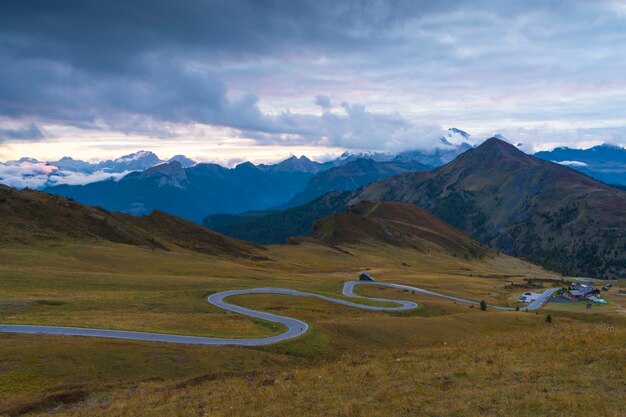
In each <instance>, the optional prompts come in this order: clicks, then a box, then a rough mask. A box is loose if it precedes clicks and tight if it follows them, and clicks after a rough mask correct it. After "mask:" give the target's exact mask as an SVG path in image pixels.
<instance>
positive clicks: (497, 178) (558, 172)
mask: <svg viewBox="0 0 626 417" xmlns="http://www.w3.org/2000/svg"><path fill="white" fill-rule="evenodd" d="M363 199H367V200H390V201H404V202H409V203H413V204H415V205H418V206H420V207H423V208H426V209H427V210H429V211H430V212H432V213H434V214H435V215H437V216H438V217H440V218H441V219H443V220H445V221H446V222H448V223H449V224H451V225H452V226H455V227H457V228H459V229H460V230H462V231H464V232H466V233H468V234H469V235H471V236H473V237H474V238H476V239H478V240H480V241H482V242H484V243H487V244H489V245H490V246H491V247H493V248H495V249H498V250H501V251H504V252H506V253H509V254H512V255H515V256H521V257H526V258H529V259H531V260H533V261H535V262H538V263H540V264H542V265H544V266H546V267H548V268H551V269H553V270H556V271H559V272H562V273H565V274H569V275H587V276H595V277H617V276H626V193H624V192H623V191H620V190H619V189H617V188H614V187H610V186H607V185H605V184H603V183H600V182H598V181H595V180H593V179H592V178H589V177H587V176H585V175H583V174H580V173H578V172H576V171H574V170H573V169H570V168H568V167H565V166H562V165H559V164H555V163H552V162H547V161H544V160H541V159H538V158H534V157H532V156H529V155H526V154H525V153H523V152H521V151H520V150H518V149H517V148H515V147H514V146H513V145H510V144H508V143H506V142H504V141H501V140H499V139H495V138H492V139H489V140H487V141H486V142H484V143H483V144H482V145H481V146H479V147H478V148H476V149H472V150H469V151H467V152H465V153H463V154H462V155H460V156H459V157H457V158H456V159H455V160H454V161H452V162H450V163H449V164H446V165H444V166H442V167H439V168H437V169H435V170H433V171H428V172H421V173H410V174H403V175H399V176H396V177H392V178H390V179H386V180H382V181H379V182H377V183H374V184H372V185H370V186H368V187H366V188H365V189H363V190H362V191H361V192H359V193H358V195H355V196H354V197H353V201H358V200H363Z"/></svg>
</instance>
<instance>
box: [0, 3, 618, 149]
mask: <svg viewBox="0 0 626 417" xmlns="http://www.w3.org/2000/svg"><path fill="white" fill-rule="evenodd" d="M4 3H6V4H3V6H2V9H1V11H0V117H4V118H11V119H15V120H17V121H21V123H22V125H25V124H26V123H27V122H24V120H28V121H30V120H36V121H38V123H39V121H41V122H42V123H40V125H42V126H44V127H46V125H45V124H43V123H60V124H65V125H72V126H78V127H82V128H92V129H95V128H97V129H103V130H113V131H120V132H140V133H144V134H146V135H148V136H156V137H160V136H167V135H170V134H171V133H170V132H169V131H168V128H167V126H165V125H166V123H162V122H168V123H172V124H178V125H185V124H190V123H203V124H209V125H217V126H226V127H231V128H234V129H236V130H239V131H240V132H243V133H242V135H245V136H246V137H249V138H255V139H257V141H259V142H260V143H298V144H303V143H308V144H327V145H332V146H344V147H357V148H364V147H369V146H372V145H376V146H378V147H386V148H399V147H401V146H405V147H410V146H412V145H415V143H416V142H415V141H416V140H417V139H415V136H416V135H423V136H425V137H430V136H431V132H435V131H438V130H440V129H439V128H438V127H436V126H432V123H433V120H437V121H438V122H439V121H441V120H442V119H445V121H446V122H449V121H452V122H453V123H456V121H457V120H461V121H463V122H470V123H471V122H474V124H478V123H485V122H486V121H492V120H495V119H497V120H503V121H511V123H512V122H517V123H518V125H519V124H520V123H526V122H528V121H533V122H537V123H538V122H541V123H543V122H545V123H552V124H553V125H556V124H559V123H560V124H563V121H564V120H567V119H568V118H569V119H570V120H571V119H574V118H577V120H579V121H580V122H585V123H594V124H595V126H601V125H602V126H614V124H615V123H616V122H615V121H616V120H617V121H619V120H623V119H624V116H625V115H624V111H623V107H622V103H623V96H624V94H623V93H624V89H625V88H626V87H625V86H624V84H623V81H622V80H623V75H622V74H623V73H624V72H625V71H626V60H625V59H624V58H623V57H624V56H626V51H625V50H624V49H625V48H624V44H625V41H626V36H625V31H624V30H623V27H624V17H625V16H626V7H624V5H623V3H620V2H618V1H610V0H606V1H598V2H584V1H575V0H574V1H539V0H530V1H525V2H502V1H496V0H493V1H489V0H478V1H410V0H407V1H401V0H397V1H393V0H390V1H384V0H369V1H368V0H355V1H339V2H338V1H330V0H309V1H288V0H285V1H278V0H256V1H252V0H250V1H235V0H232V1H228V0H223V1H200V0H186V1H176V2H174V1H171V0H136V1H95V0H80V1H79V0H75V1H70V0H58V1H45V0H41V1H34V0H21V1H14V2H4ZM320 92H324V93H327V94H329V96H325V95H318V94H319V93H320ZM331 96H332V97H333V98H337V99H338V100H341V99H348V98H349V99H350V102H351V104H346V105H345V106H343V107H342V108H339V107H337V106H335V107H334V108H333V106H332V104H333V103H332V102H331V100H330V97H331ZM273 97H278V98H279V99H278V100H280V104H281V106H280V107H278V106H276V105H275V104H272V105H271V106H268V107H271V108H272V109H274V111H271V112H270V111H268V110H267V107H264V106H263V105H262V104H263V103H266V102H267V101H268V100H271V99H272V98H273ZM285 97H286V98H285ZM303 97H306V99H303ZM311 97H315V99H314V104H316V105H317V106H319V107H318V108H317V109H315V110H314V111H316V112H319V111H320V110H321V112H322V114H321V115H319V114H317V115H316V114H306V113H303V112H292V111H289V110H286V109H288V108H289V107H290V106H291V103H296V104H298V103H302V102H306V104H307V105H309V106H311V105H312V103H311ZM260 98H262V99H263V103H261V102H260ZM290 100H291V101H290ZM298 100H299V101H298ZM361 100H363V101H364V102H366V103H367V108H368V109H370V108H372V107H373V106H372V105H374V106H378V111H369V110H367V109H366V108H365V107H364V106H362V105H359V104H355V102H358V101H361ZM285 103H287V104H285ZM320 108H321V109H320ZM381 108H382V109H384V111H381V110H380V109H381ZM276 109H278V110H276ZM337 109H338V110H337ZM334 110H337V111H334ZM398 110H402V111H404V113H403V114H404V116H401V115H399V114H397V113H396V111H398ZM411 113H413V116H414V118H413V119H411V118H410V117H408V116H407V114H411ZM442 115H443V116H442ZM409 120H411V121H409ZM438 122H437V123H438ZM159 124H162V126H159ZM422 125H423V126H422ZM622 125H623V123H622ZM155 126H156V127H155ZM424 126H425V127H424ZM460 127H464V126H460ZM5 137H7V138H8V136H6V135H5ZM14 139H16V140H17V139H18V138H14ZM6 140H8V139H6ZM403 143H404V144H403Z"/></svg>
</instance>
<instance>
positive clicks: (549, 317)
mask: <svg viewBox="0 0 626 417" xmlns="http://www.w3.org/2000/svg"><path fill="white" fill-rule="evenodd" d="M546 321H547V322H548V323H552V314H548V315H547V316H546Z"/></svg>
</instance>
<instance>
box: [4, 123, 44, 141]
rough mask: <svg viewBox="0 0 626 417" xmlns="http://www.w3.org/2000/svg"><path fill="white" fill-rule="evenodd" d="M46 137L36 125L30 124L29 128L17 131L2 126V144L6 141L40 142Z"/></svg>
mask: <svg viewBox="0 0 626 417" xmlns="http://www.w3.org/2000/svg"><path fill="white" fill-rule="evenodd" d="M45 137H46V136H45V135H44V134H43V132H42V131H41V129H39V126H37V125H36V124H35V123H30V124H29V125H28V126H25V127H22V128H17V129H15V128H4V127H2V126H0V143H3V142H5V141H38V140H41V139H44V138H45Z"/></svg>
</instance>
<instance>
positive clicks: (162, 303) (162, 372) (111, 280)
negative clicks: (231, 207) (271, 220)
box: [0, 243, 626, 416]
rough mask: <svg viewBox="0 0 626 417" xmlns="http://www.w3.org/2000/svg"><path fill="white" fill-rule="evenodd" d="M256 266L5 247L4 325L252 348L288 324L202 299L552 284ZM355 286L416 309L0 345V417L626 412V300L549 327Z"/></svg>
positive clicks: (499, 266)
mask: <svg viewBox="0 0 626 417" xmlns="http://www.w3.org/2000/svg"><path fill="white" fill-rule="evenodd" d="M266 255H267V260H241V259H227V258H215V257H211V256H206V255H201V254H197V253H191V252H186V251H178V252H165V251H159V250H150V249H143V248H138V247H131V246H125V245H115V244H100V243H98V244H95V243H94V244H93V245H88V244H83V243H81V244H76V245H74V244H72V243H64V244H49V245H44V244H42V245H40V246H35V245H28V246H26V245H17V244H16V245H12V246H8V245H5V246H3V247H2V248H0V322H2V323H31V324H53V325H66V326H84V327H86V326H89V327H102V328H112V329H125V330H141V331H157V332H159V331H160V332H172V333H179V334H190V335H206V336H214V337H242V336H247V337H260V336H267V335H272V334H276V333H278V332H280V331H281V329H280V328H278V327H276V326H273V325H272V324H269V323H267V322H263V321H260V320H252V319H250V318H247V317H243V316H240V315H237V314H227V313H225V312H223V311H221V310H219V309H217V308H214V307H211V306H210V305H208V304H207V302H206V297H207V296H208V295H209V294H212V293H214V292H218V291H223V290H227V289H239V288H255V287H267V286H277V287H285V288H293V289H297V290H302V291H313V292H316V293H320V294H326V295H330V296H336V295H337V294H339V293H340V291H341V286H342V285H343V282H344V281H347V280H353V279H355V278H356V276H357V275H358V274H359V273H360V272H361V271H363V270H365V269H369V270H370V273H372V275H374V276H375V277H378V278H380V279H383V280H387V281H393V282H397V283H401V284H406V285H415V286H419V287H422V288H426V289H429V290H432V291H437V292H441V293H445V294H450V295H455V296H461V297H465V298H470V299H474V300H477V301H480V300H482V299H484V300H485V301H486V302H487V303H490V304H498V305H510V306H514V305H515V300H516V299H517V297H518V296H519V294H520V292H522V291H524V290H525V288H527V287H528V286H529V285H530V286H535V287H537V286H538V287H541V286H545V287H544V288H549V287H550V285H552V284H558V282H557V281H554V282H549V281H547V282H544V283H543V284H542V283H539V284H528V283H527V282H526V281H524V279H525V278H551V279H555V280H556V279H558V277H556V276H555V275H553V274H550V273H548V272H546V271H544V270H542V269H540V268H538V267H536V266H534V265H531V264H528V263H525V262H523V261H520V260H517V259H514V258H510V257H506V256H498V255H495V254H492V255H488V256H485V257H483V258H482V259H477V258H476V259H474V258H463V257H458V258H457V257H453V256H450V255H443V254H441V253H436V252H423V253H422V252H417V251H413V250H405V249H398V248H387V247H370V246H367V245H361V246H359V247H349V246H348V247H344V248H342V249H341V250H338V249H336V248H333V247H329V246H324V245H317V244H312V243H303V244H300V245H286V246H277V247H269V249H268V250H267V254H266ZM535 290H536V288H535ZM358 291H359V292H360V293H361V294H363V295H368V296H374V297H383V298H399V299H407V300H411V301H415V302H417V303H418V304H419V308H418V309H417V310H414V311H408V312H395V313H390V312H371V311H363V310H358V309H354V308H350V307H347V306H342V305H336V304H331V303H327V302H324V301H322V300H317V299H311V298H299V297H290V296H278V295H249V296H240V297H233V298H232V299H229V301H231V302H233V303H236V304H239V305H243V306H246V307H249V308H254V309H259V310H264V311H269V312H275V313H277V314H281V315H286V316H289V317H294V318H297V319H301V320H304V321H306V322H307V323H309V324H310V325H311V330H310V331H309V332H308V333H306V334H305V335H303V336H302V337H300V338H298V339H294V340H292V341H289V342H285V343H280V344H277V345H272V346H266V347H255V348H242V347H206V346H204V347H203V346H180V345H170V344H161V343H147V342H132V341H120V340H103V339H91V338H70V337H58V336H56V337H55V336H33V335H8V334H3V335H0V415H4V414H6V415H40V414H53V415H60V416H63V415H76V416H78V415H95V416H97V415H103V416H104V415H107V416H108V415H119V416H132V415H138V416H139V415H145V416H148V415H164V416H169V415H172V416H174V415H185V416H186V415H200V416H202V415H207V416H219V415H224V416H226V415H228V416H231V415H233V416H237V415H241V416H254V415H259V416H267V415H276V416H281V415H284V416H291V415H304V416H306V415H338V416H368V415H371V416H379V415H390V416H403V415H407V416H409V415H410V416H413V415H446V416H447V415H453V416H456V415H458V416H461V415H519V416H525V415H528V416H545V415H570V416H572V415H589V414H591V415H606V416H617V415H623V413H624V408H623V405H622V404H624V398H623V395H624V389H623V388H624V386H625V383H626V381H624V375H626V374H625V371H626V369H625V368H624V366H625V364H624V358H625V357H626V352H625V351H624V348H625V346H624V343H623V341H624V339H625V336H626V334H625V331H626V330H625V329H626V318H625V316H624V304H625V303H626V300H623V302H622V300H621V299H617V297H615V298H614V299H611V300H610V301H611V304H610V305H608V306H603V307H602V308H598V309H594V310H593V311H582V312H581V311H564V310H563V311H562V310H558V309H553V310H549V311H550V312H551V314H552V315H553V316H554V320H553V323H551V324H550V323H547V322H546V320H545V316H546V314H547V312H548V310H546V311H544V310H542V311H539V312H537V313H534V312H533V313H524V312H497V311H494V310H488V311H487V312H482V311H480V310H479V309H478V308H474V306H468V305H465V304H460V303H455V302H452V301H449V300H444V299H435V298H433V297H429V296H426V295H420V294H412V293H410V292H403V291H399V290H397V289H392V288H380V287H373V288H359V290H358ZM623 298H626V297H623ZM547 308H548V309H550V308H551V307H547ZM555 308H558V307H555ZM620 395H621V397H620Z"/></svg>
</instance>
